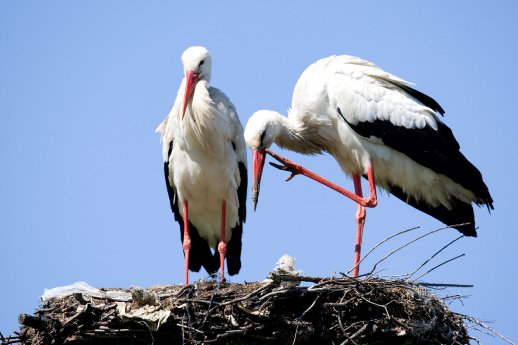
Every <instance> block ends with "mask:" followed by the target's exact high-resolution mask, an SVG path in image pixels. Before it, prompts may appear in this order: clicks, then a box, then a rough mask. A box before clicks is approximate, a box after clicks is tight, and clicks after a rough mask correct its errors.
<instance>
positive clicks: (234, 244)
mask: <svg viewBox="0 0 518 345" xmlns="http://www.w3.org/2000/svg"><path fill="white" fill-rule="evenodd" d="M238 168H239V176H240V177H241V183H240V185H239V187H238V188H237V198H238V200H239V210H238V215H239V222H238V224H237V225H236V226H235V227H234V228H232V239H231V240H230V241H229V242H228V243H227V268H228V274H230V275H234V274H238V273H239V270H240V269H241V246H242V245H241V238H242V236H243V223H244V222H245V221H246V193H247V190H248V174H247V170H246V167H245V164H244V163H243V162H239V163H238Z"/></svg>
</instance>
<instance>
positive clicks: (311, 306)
mask: <svg viewBox="0 0 518 345" xmlns="http://www.w3.org/2000/svg"><path fill="white" fill-rule="evenodd" d="M319 298H320V295H317V297H316V298H315V300H314V301H313V303H311V305H310V306H309V308H308V309H306V310H304V312H303V313H302V314H301V315H300V316H299V317H298V318H297V320H302V318H303V317H304V316H305V315H306V314H307V313H308V312H309V311H310V310H311V309H312V308H313V307H314V306H315V304H316V303H317V301H318V299H319Z"/></svg>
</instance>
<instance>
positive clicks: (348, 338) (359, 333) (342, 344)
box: [340, 324, 368, 345]
mask: <svg viewBox="0 0 518 345" xmlns="http://www.w3.org/2000/svg"><path fill="white" fill-rule="evenodd" d="M367 326H368V324H365V325H363V326H362V328H360V329H359V330H358V331H356V332H355V333H354V334H353V335H351V336H349V335H347V333H345V336H346V337H347V339H345V340H344V341H343V342H342V343H341V344H340V345H345V344H347V343H348V342H351V343H353V344H356V345H358V343H357V342H355V341H354V340H353V339H354V338H356V337H358V336H360V335H361V334H362V333H363V332H365V330H366V329H367Z"/></svg>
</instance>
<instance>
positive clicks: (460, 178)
mask: <svg viewBox="0 0 518 345" xmlns="http://www.w3.org/2000/svg"><path fill="white" fill-rule="evenodd" d="M362 61H363V60H362ZM354 66H356V67H355V68H351V66H350V65H348V64H343V63H342V64H340V65H339V66H338V67H337V69H336V74H335V75H334V77H333V78H331V82H330V85H329V90H330V91H329V93H330V102H331V104H336V110H337V112H338V114H339V115H340V117H341V118H342V119H343V120H344V121H345V122H346V124H347V125H348V126H349V127H351V128H352V129H353V130H354V131H355V132H356V133H357V134H359V135H360V136H361V137H363V138H364V139H367V140H369V141H371V142H372V143H375V144H380V145H386V146H388V147H390V148H392V149H394V150H396V151H399V152H401V153H403V154H405V155H406V156H408V157H409V158H411V159H412V160H414V161H416V162H417V163H419V164H421V165H423V166H425V167H428V168H430V169H431V170H433V171H434V172H436V173H439V174H444V175H446V176H448V177H450V178H451V179H452V180H453V181H455V182H457V183H459V184H460V185H462V186H463V187H464V188H466V189H469V190H471V191H473V193H475V195H476V196H477V198H478V202H477V203H478V204H486V205H487V206H488V207H492V199H491V196H490V194H489V191H488V189H487V186H486V185H485V184H484V182H483V180H482V175H481V174H480V172H479V170H478V169H477V168H476V167H475V166H474V165H473V164H471V163H470V162H469V161H468V160H467V159H466V157H464V155H463V154H462V153H461V152H460V146H459V144H458V142H457V140H456V139H455V137H454V136H453V133H452V131H451V129H450V128H449V127H448V126H446V125H445V124H444V123H442V122H441V120H440V119H439V118H438V116H437V112H438V113H441V114H442V113H444V110H443V109H442V108H441V106H440V105H439V104H438V103H437V102H436V101H435V100H434V99H433V98H431V97H429V96H427V95H425V94H423V93H421V92H419V91H417V90H415V89H413V88H412V87H410V86H409V83H408V82H405V81H404V80H402V79H399V78H397V77H395V76H393V75H391V74H388V73H386V72H383V71H382V70H381V69H379V68H377V67H375V66H374V65H372V64H370V63H369V64H359V63H356V64H355V65H354ZM358 66H360V68H358Z"/></svg>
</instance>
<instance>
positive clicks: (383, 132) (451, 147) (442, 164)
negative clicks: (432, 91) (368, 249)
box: [337, 79, 493, 236]
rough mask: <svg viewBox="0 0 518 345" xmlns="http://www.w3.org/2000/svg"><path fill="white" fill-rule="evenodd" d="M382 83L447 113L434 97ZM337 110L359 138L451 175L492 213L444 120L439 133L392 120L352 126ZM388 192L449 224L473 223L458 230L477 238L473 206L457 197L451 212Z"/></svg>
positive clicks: (481, 186) (489, 201) (397, 191)
mask: <svg viewBox="0 0 518 345" xmlns="http://www.w3.org/2000/svg"><path fill="white" fill-rule="evenodd" d="M383 80H385V81H387V82H389V83H391V84H393V85H395V86H397V87H399V88H400V89H401V90H402V91H404V92H406V93H407V94H408V95H410V96H412V97H414V98H415V99H417V100H418V101H419V102H421V103H422V104H424V105H425V106H428V107H430V108H431V109H433V110H435V111H437V112H439V113H441V114H444V110H443V109H442V107H441V106H440V105H439V104H438V103H437V102H436V101H435V100H434V99H433V98H431V97H429V96H427V95H425V94H423V93H421V92H419V91H417V90H414V89H412V88H411V87H409V86H406V85H404V84H401V83H397V82H394V81H393V80H386V79H383ZM337 111H338V113H339V114H340V116H341V117H342V118H343V120H344V121H345V122H346V123H347V125H349V126H350V127H351V128H352V129H353V130H354V131H355V132H356V133H357V134H359V135H360V136H362V137H365V138H367V139H369V138H371V137H376V138H379V139H381V141H382V142H383V143H384V144H385V145H387V146H388V147H390V148H392V149H394V150H396V151H399V152H401V153H403V154H405V155H406V156H408V157H409V158H410V159H412V160H414V161H415V162H417V163H418V164H420V165H422V166H425V167H427V168H430V169H431V170H433V171H434V172H436V173H438V174H443V175H446V176H448V177H449V178H451V179H452V180H453V181H454V182H456V183H458V184H460V185H461V186H463V187H464V188H466V189H468V190H470V191H472V192H473V193H474V194H475V196H476V197H477V201H475V203H476V204H477V205H483V204H485V205H486V206H487V208H488V209H489V210H491V209H493V199H492V198H491V195H490V194H489V191H488V188H487V186H486V184H485V183H484V181H483V180H482V175H481V174H480V171H479V170H478V169H477V168H476V167H475V166H474V165H473V164H471V163H470V162H469V161H468V160H467V159H466V157H465V156H464V155H463V154H462V153H461V152H460V146H459V143H458V142H457V140H456V139H455V137H454V136H453V133H452V131H451V129H450V128H449V127H448V126H446V125H445V124H444V123H442V122H441V121H437V127H438V128H437V130H435V129H433V128H432V127H430V126H429V125H426V126H425V127H424V128H406V127H404V126H398V125H395V124H393V123H392V122H390V120H380V119H376V120H374V121H372V122H368V121H364V122H358V123H357V124H352V123H351V122H349V121H347V119H346V118H345V117H344V116H343V114H342V112H341V110H340V109H339V108H338V109H337ZM389 192H391V193H392V194H393V195H395V196H396V197H398V198H399V199H401V200H403V201H404V202H406V203H408V204H409V205H411V206H413V207H415V208H417V209H419V210H421V211H422V212H425V213H427V214H429V215H431V216H432V217H434V218H436V219H438V220H440V221H442V222H443V223H445V224H447V225H454V224H460V223H466V222H470V223H471V225H469V226H464V227H462V228H460V227H459V228H458V230H459V231H460V232H462V233H463V234H465V235H467V236H476V232H475V225H474V223H475V222H474V216H473V209H472V206H471V205H470V204H466V203H463V202H461V201H460V200H458V199H456V198H454V199H453V200H452V204H453V209H452V210H448V209H446V208H445V207H444V206H440V207H435V208H434V207H431V206H430V205H429V204H428V203H426V202H424V201H419V200H415V199H414V198H413V197H412V196H409V195H406V194H405V193H404V192H403V190H401V189H400V188H399V187H398V186H390V189H389Z"/></svg>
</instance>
